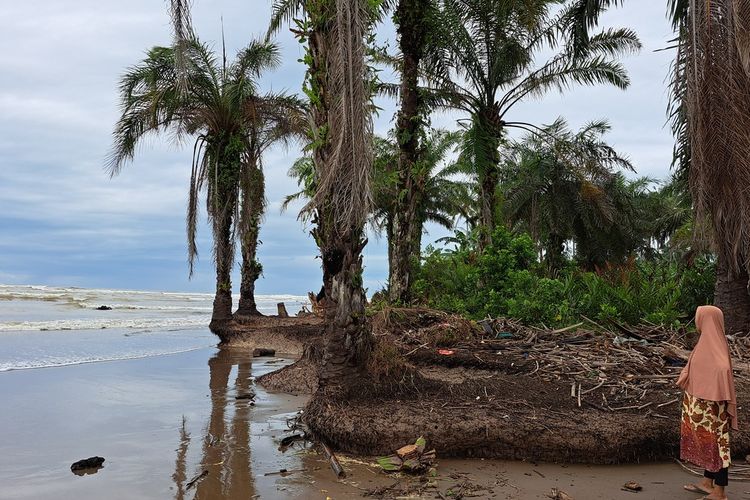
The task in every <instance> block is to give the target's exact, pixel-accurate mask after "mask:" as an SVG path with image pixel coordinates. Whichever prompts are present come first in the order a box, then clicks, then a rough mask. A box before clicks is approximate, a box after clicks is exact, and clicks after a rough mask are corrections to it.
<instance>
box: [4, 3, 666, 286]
mask: <svg viewBox="0 0 750 500" xmlns="http://www.w3.org/2000/svg"><path fill="white" fill-rule="evenodd" d="M270 5H271V2H270V0H195V1H194V9H193V17H194V24H195V27H196V31H197V32H198V34H199V36H200V37H201V38H202V39H203V40H204V41H218V40H220V37H221V18H222V17H223V20H224V31H225V34H226V40H227V50H228V53H230V54H233V53H235V52H236V51H237V50H239V49H240V48H241V47H242V46H244V45H245V44H246V43H247V41H248V40H249V39H250V38H251V37H253V36H260V35H261V34H262V33H264V32H265V27H266V23H267V21H268V19H269V17H270ZM665 9H666V7H665V5H664V3H663V2H644V1H642V0H629V1H628V2H626V5H625V6H624V7H622V8H620V9H616V10H612V11H611V12H609V13H608V14H607V15H606V16H605V18H604V19H603V23H602V24H603V25H604V26H628V27H631V28H633V29H635V30H636V31H637V32H638V34H639V36H640V37H641V40H642V41H643V44H644V49H643V50H642V52H641V53H640V54H638V55H633V56H629V57H627V58H626V59H624V61H623V62H624V64H625V65H626V67H627V68H628V70H629V71H630V75H631V79H632V85H631V87H630V89H628V90H627V91H624V92H623V91H619V90H617V89H613V88H605V87H597V88H583V89H575V90H573V91H571V92H568V93H566V94H565V95H563V96H560V95H556V94H550V95H548V96H547V97H545V98H544V99H543V100H542V101H532V102H528V103H524V104H522V105H521V106H519V107H518V108H517V109H516V111H515V113H513V116H511V117H509V119H510V120H522V121H527V122H532V123H537V124H542V123H550V122H552V121H553V120H554V119H555V118H556V117H558V116H564V117H565V118H567V119H568V120H569V122H570V123H571V125H572V126H574V127H578V126H580V125H582V124H584V123H585V122H587V121H590V120H593V119H599V118H605V117H606V118H608V119H609V120H610V122H611V124H612V126H613V130H612V132H611V133H610V135H609V141H610V142H611V143H612V144H614V145H615V146H616V148H617V149H618V150H619V151H620V152H622V153H624V154H626V155H628V156H629V157H630V158H631V160H632V161H633V163H634V165H635V166H636V168H637V170H638V175H647V176H650V177H654V178H664V177H666V176H667V175H668V174H669V163H670V161H671V153H672V138H671V135H670V133H669V130H668V129H667V128H666V127H665V125H664V124H665V107H666V104H667V90H666V77H667V73H668V69H669V62H670V59H671V57H672V53H671V52H666V51H665V52H655V50H656V49H660V48H662V47H665V46H666V45H667V43H668V40H669V39H670V38H671V30H670V27H669V25H668V22H667V21H666V18H665ZM0 18H3V19H7V20H9V19H12V20H13V23H12V24H11V23H5V24H4V26H3V30H1V31H0V235H2V236H1V237H0V283H29V284H48V285H59V286H82V287H97V288H128V289H149V290H178V291H209V292H210V291H212V290H213V287H214V281H213V267H212V261H211V244H210V232H209V231H208V230H207V228H205V227H204V228H202V230H201V232H200V234H199V251H200V261H199V263H198V266H197V267H196V273H195V275H194V276H193V279H192V280H188V276H187V263H186V245H185V229H184V225H185V224H184V220H185V205H186V195H187V186H188V180H189V170H190V168H189V167H190V154H191V151H190V150H191V148H190V147H189V145H177V144H173V143H171V142H170V141H169V140H168V139H161V138H154V139H152V140H149V141H147V143H145V144H144V145H143V147H141V148H140V150H139V151H138V154H137V155H136V158H135V161H134V162H133V163H132V164H129V165H127V166H126V168H125V169H124V170H123V172H122V173H121V174H120V175H119V176H118V177H115V178H114V179H109V177H108V175H107V174H106V173H105V171H104V169H103V166H102V165H103V159H104V157H105V156H106V154H107V152H108V150H109V148H110V145H111V139H110V134H111V130H112V127H113V124H114V122H115V120H116V119H117V113H118V108H117V94H116V89H117V81H118V78H119V75H120V74H121V73H122V71H123V70H124V69H125V68H126V67H127V66H129V65H132V64H135V63H137V62H138V61H139V60H140V59H142V58H143V55H144V52H145V51H146V50H147V49H148V48H149V47H151V46H153V45H165V44H168V43H169V41H170V30H169V17H168V15H167V7H166V3H165V2H162V1H159V0H130V1H128V2H121V1H115V0H96V1H95V0H76V1H75V2H73V1H67V2H61V1H59V0H34V1H33V2H3V3H2V5H1V6H0ZM379 35H380V37H381V39H383V40H387V39H391V40H392V37H393V28H392V26H389V25H387V26H384V27H383V28H382V29H381V30H380V33H379ZM277 42H278V43H279V44H280V46H281V50H282V54H283V59H284V63H283V65H282V67H281V68H280V69H279V70H277V71H276V72H274V73H272V74H269V75H268V77H267V78H266V79H265V80H264V83H263V85H264V87H265V88H268V89H275V90H282V89H285V90H291V91H297V90H298V89H299V87H300V84H301V81H302V76H303V68H302V66H301V65H300V64H299V63H298V62H297V59H299V58H300V57H301V49H300V47H299V44H298V43H297V42H296V41H295V40H294V38H293V37H292V36H291V34H289V33H288V32H287V31H286V30H284V31H282V32H281V33H280V35H279V37H278V39H277ZM391 45H392V44H391ZM380 104H381V106H382V107H383V111H382V112H381V114H380V116H379V117H378V119H377V120H376V131H377V132H378V133H381V134H384V133H386V132H387V130H388V129H389V128H390V126H391V118H392V116H393V113H394V111H395V103H393V102H389V101H381V102H380ZM455 118H456V116H455V115H436V116H435V117H434V118H433V124H434V125H435V126H440V127H445V128H455ZM298 156H299V148H298V147H291V148H289V149H288V150H284V149H281V148H278V149H273V150H271V151H269V153H268V154H267V155H266V157H265V160H264V163H265V166H266V176H267V198H268V202H269V203H268V213H267V216H266V219H265V223H264V226H263V229H262V232H261V240H262V242H263V244H262V245H261V247H260V251H259V258H260V260H261V261H262V263H263V266H264V269H265V272H264V276H263V278H261V280H260V281H259V283H258V292H259V293H269V294H270V293H297V294H302V293H305V292H306V291H308V290H314V289H315V290H316V289H317V288H318V287H319V283H320V265H319V260H317V259H315V255H316V253H317V252H316V248H315V244H314V242H313V241H312V239H311V238H310V236H309V234H308V233H309V229H310V228H309V227H305V226H304V225H303V224H302V223H301V222H299V221H298V220H297V219H296V213H297V209H298V208H299V207H292V209H291V210H290V211H289V212H287V213H284V214H282V213H280V210H279V206H280V204H281V202H282V200H283V197H284V196H285V195H286V194H289V193H291V192H294V191H295V190H296V185H295V183H294V181H293V180H291V179H289V178H288V177H287V175H286V172H287V170H288V168H289V166H290V165H291V163H292V162H293V161H294V159H295V158H297V157H298ZM428 229H429V234H428V235H427V236H426V237H425V238H424V241H425V244H427V243H430V242H432V241H434V240H435V239H436V238H438V237H440V236H442V235H444V232H443V231H441V230H437V229H435V228H428ZM365 266H366V270H365V286H366V287H368V288H369V290H370V293H372V292H374V291H376V290H377V289H379V288H381V287H382V286H383V284H384V282H385V279H386V276H387V259H386V254H385V241H384V240H382V239H378V238H377V237H375V236H374V235H373V236H372V237H371V238H370V243H369V244H368V246H367V248H366V249H365ZM237 283H238V280H237V279H235V286H236V284H237Z"/></svg>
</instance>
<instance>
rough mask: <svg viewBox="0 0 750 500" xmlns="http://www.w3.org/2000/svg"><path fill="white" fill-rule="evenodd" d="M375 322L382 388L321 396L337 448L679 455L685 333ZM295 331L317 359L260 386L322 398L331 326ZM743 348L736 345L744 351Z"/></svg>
mask: <svg viewBox="0 0 750 500" xmlns="http://www.w3.org/2000/svg"><path fill="white" fill-rule="evenodd" d="M372 325H373V333H374V335H375V336H376V338H377V339H378V342H377V347H376V352H375V353H374V355H373V359H374V360H376V366H371V367H370V368H371V371H372V372H373V378H374V379H375V380H377V382H374V383H373V384H372V386H370V387H358V388H357V391H355V392H354V394H351V395H350V396H349V397H347V398H346V399H330V398H328V399H324V398H323V397H321V396H319V395H318V396H315V397H313V398H312V399H311V401H310V403H309V405H308V407H307V410H306V411H305V413H304V420H305V423H306V424H307V426H308V427H309V429H310V430H311V431H312V432H313V433H314V434H315V435H317V436H318V437H319V438H321V439H323V440H325V441H326V442H328V443H329V444H330V445H331V446H332V447H333V448H335V449H338V450H342V451H346V452H351V453H356V454H363V455H373V454H388V453H390V452H392V451H393V450H395V449H397V448H399V447H400V446H402V445H404V444H407V443H410V442H413V441H414V439H415V438H416V437H418V436H419V435H423V436H425V437H426V438H427V439H428V441H429V443H430V446H431V447H435V448H436V449H437V452H438V456H443V457H446V456H454V457H483V458H503V459H515V460H532V461H533V460H539V461H546V462H566V463H591V464H615V463H628V462H631V463H632V462H639V461H653V460H665V459H671V458H673V457H675V456H676V455H677V452H678V447H679V435H678V422H679V413H680V400H681V392H680V390H679V389H678V388H677V387H676V386H675V385H674V374H675V373H677V372H678V371H679V368H680V367H679V357H680V356H684V352H685V350H684V349H685V348H686V347H687V344H688V340H687V338H686V336H685V335H684V332H665V331H661V330H658V331H657V329H655V328H651V329H648V332H646V333H643V332H642V331H640V330H639V332H640V333H636V332H633V335H636V336H640V337H643V336H644V335H646V337H648V339H647V340H648V342H649V343H648V345H647V346H642V345H640V344H635V343H633V344H624V345H623V344H617V343H613V339H614V338H615V336H614V335H611V336H609V337H607V336H605V335H603V333H602V332H598V333H595V332H590V331H583V330H570V331H566V332H564V333H558V332H549V331H541V330H539V331H536V330H534V331H532V330H526V329H523V328H522V327H520V326H519V325H514V324H510V323H504V324H502V325H500V327H501V328H500V329H501V330H503V331H510V332H511V333H512V334H513V338H512V339H510V338H509V339H497V337H496V336H494V335H492V336H490V337H487V336H485V335H486V334H485V332H483V331H482V329H481V328H480V327H479V326H478V325H477V324H476V323H473V322H470V321H467V320H465V319H462V318H458V317H455V316H450V315H447V314H444V313H440V312H436V311H427V310H418V309H416V310H387V311H384V312H382V313H380V314H378V315H376V316H375V317H374V318H373V321H372ZM294 328H295V326H294V325H293V324H290V325H289V327H283V328H281V329H275V330H274V332H275V333H277V334H279V335H281V336H285V335H286V334H287V333H288V334H289V335H290V337H289V338H291V339H292V340H293V341H295V342H300V343H304V344H305V345H306V346H307V347H306V350H305V355H304V356H303V357H302V359H301V360H300V361H298V362H297V363H295V364H293V365H291V366H289V367H286V368H284V369H283V370H281V371H278V372H275V373H273V374H269V375H266V376H264V377H263V378H262V379H261V380H259V382H260V383H262V384H263V385H264V386H266V387H269V388H271V389H274V390H282V391H284V392H291V393H303V392H310V393H313V392H314V391H315V389H316V387H315V385H316V380H317V371H316V366H317V364H318V362H319V360H320V351H321V348H320V345H321V337H320V330H321V329H322V325H320V324H317V325H316V328H318V334H317V335H310V334H309V333H308V334H305V335H300V334H299V333H297V332H293V331H292V330H293V329H294ZM306 328H308V329H309V328H310V326H307V327H306ZM263 331H264V329H263V328H260V329H257V328H254V329H253V330H252V331H248V332H247V333H245V335H244V337H245V338H246V339H250V337H251V336H252V337H254V338H255V339H257V338H259V336H261V335H264V334H265V333H263ZM308 332H309V330H308ZM266 333H267V332H266ZM610 333H611V332H610ZM260 338H262V337H260ZM263 340H264V341H265V340H268V339H266V338H263ZM246 341H248V342H251V344H249V345H254V346H261V345H260V343H258V341H256V340H246ZM253 342H254V343H253ZM733 342H735V341H733ZM737 342H738V343H736V344H734V343H733V346H734V347H735V348H736V347H738V346H739V347H742V346H743V345H744V344H741V343H740V341H737ZM239 345H242V344H239ZM269 346H270V347H273V345H262V347H269ZM439 350H443V353H442V354H441V353H440V352H439ZM446 350H447V352H446ZM298 352H299V351H298ZM675 352H676V353H677V354H675ZM734 352H735V356H736V355H737V354H738V352H737V351H736V350H735V351H734ZM371 364H372V363H371ZM579 365H580V366H579ZM581 367H583V368H581ZM405 374H410V376H406V375H405ZM572 387H575V388H576V389H575V392H576V396H575V397H572V396H571V389H572ZM578 392H580V393H581V397H580V406H579V401H578ZM737 394H738V399H739V401H738V403H739V407H740V411H742V410H741V409H742V408H743V407H750V381H749V380H748V379H747V378H746V377H745V376H744V375H742V374H739V375H738V377H737ZM732 450H733V454H734V455H735V456H736V457H744V456H745V454H746V453H748V452H750V432H748V431H739V432H735V433H733V435H732Z"/></svg>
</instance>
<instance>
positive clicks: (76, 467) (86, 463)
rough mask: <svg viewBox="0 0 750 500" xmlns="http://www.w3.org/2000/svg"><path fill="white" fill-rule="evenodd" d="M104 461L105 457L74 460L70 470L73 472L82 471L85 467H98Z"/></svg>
mask: <svg viewBox="0 0 750 500" xmlns="http://www.w3.org/2000/svg"><path fill="white" fill-rule="evenodd" d="M103 463H104V457H89V458H84V459H83V460H79V461H77V462H74V463H73V464H72V465H71V466H70V470H71V471H73V472H76V471H82V470H85V469H94V468H97V467H101V466H102V464H103Z"/></svg>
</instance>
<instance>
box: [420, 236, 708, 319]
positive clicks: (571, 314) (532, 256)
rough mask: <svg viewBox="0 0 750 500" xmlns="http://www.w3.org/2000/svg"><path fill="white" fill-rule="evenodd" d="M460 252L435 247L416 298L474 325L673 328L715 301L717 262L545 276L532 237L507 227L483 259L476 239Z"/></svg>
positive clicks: (462, 241) (463, 243) (632, 265)
mask: <svg viewBox="0 0 750 500" xmlns="http://www.w3.org/2000/svg"><path fill="white" fill-rule="evenodd" d="M453 241H454V242H455V243H456V248H455V249H453V250H441V249H436V248H433V247H428V249H427V251H426V252H425V255H424V257H423V260H422V263H421V265H420V267H419V271H418V274H417V279H416V280H415V284H414V294H415V297H417V298H418V299H419V300H420V301H421V302H422V303H423V304H424V305H426V306H428V307H433V308H436V309H441V310H444V311H448V312H452V313H456V314H461V315H465V316H468V317H470V318H473V319H481V318H484V317H487V316H491V317H498V316H506V317H512V318H515V319H519V320H521V321H523V322H524V323H527V324H544V325H546V326H550V327H551V326H564V325H568V324H571V323H574V322H577V321H580V319H581V316H582V315H584V316H586V317H588V318H591V319H593V320H595V321H597V322H608V321H617V322H621V323H628V324H637V323H640V322H642V321H644V320H646V321H649V322H651V323H654V324H661V325H671V324H676V323H677V322H679V321H680V320H687V319H688V318H690V317H692V315H693V312H694V311H695V308H696V307H697V306H698V305H701V304H709V303H711V302H712V300H713V286H714V280H715V271H714V268H715V261H714V259H713V258H710V257H701V258H699V259H696V260H695V261H694V262H693V263H691V264H690V265H687V264H685V263H681V262H675V261H673V260H669V259H666V258H663V259H657V260H649V261H646V260H636V259H630V260H629V261H627V262H626V263H625V264H622V265H617V266H606V267H605V268H603V269H597V270H596V272H589V271H582V270H580V269H578V268H576V267H575V266H571V265H569V266H568V267H566V268H565V269H564V270H563V271H561V272H560V273H559V275H558V276H557V278H554V279H553V278H549V277H545V276H544V271H545V270H544V268H543V267H542V266H541V264H540V263H539V262H538V261H537V254H536V252H535V250H534V245H533V243H532V241H531V239H530V238H529V237H528V236H527V235H525V234H522V235H514V234H512V233H510V232H509V231H507V230H506V229H504V228H499V229H498V230H497V231H496V232H495V233H494V235H493V243H492V245H491V246H490V247H489V248H487V249H485V251H484V252H483V253H480V252H478V251H477V249H476V239H475V238H474V236H473V235H471V234H469V235H467V234H463V233H457V235H456V237H455V238H454V239H453Z"/></svg>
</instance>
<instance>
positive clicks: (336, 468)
mask: <svg viewBox="0 0 750 500" xmlns="http://www.w3.org/2000/svg"><path fill="white" fill-rule="evenodd" d="M320 447H321V448H323V453H325V456H326V458H327V459H328V463H330V464H331V470H333V473H334V474H336V477H337V478H339V479H343V478H345V477H346V472H344V468H343V467H342V466H341V463H340V462H339V459H338V458H336V455H334V454H333V451H332V450H331V449H330V448H329V447H328V445H327V444H325V443H324V442H322V441H321V442H320Z"/></svg>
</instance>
